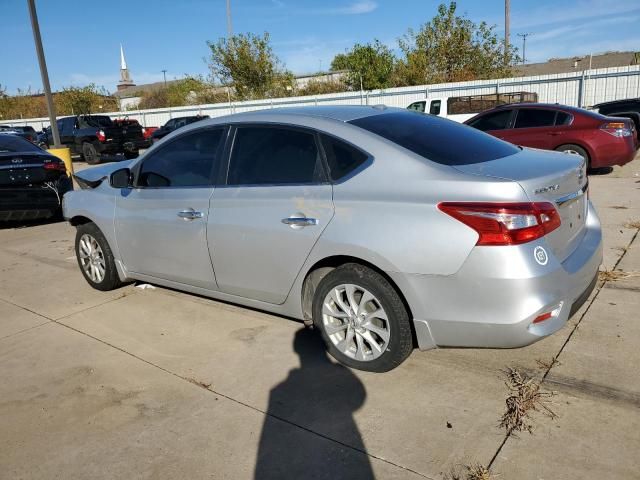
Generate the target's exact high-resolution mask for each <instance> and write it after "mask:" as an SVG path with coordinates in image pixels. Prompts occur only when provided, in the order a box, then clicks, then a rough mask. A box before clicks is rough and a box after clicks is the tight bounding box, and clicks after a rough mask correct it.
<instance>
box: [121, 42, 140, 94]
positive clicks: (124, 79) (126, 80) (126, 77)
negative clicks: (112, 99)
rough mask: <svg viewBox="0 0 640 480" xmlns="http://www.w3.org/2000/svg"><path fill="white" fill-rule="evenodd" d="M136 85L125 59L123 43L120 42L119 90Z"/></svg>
mask: <svg viewBox="0 0 640 480" xmlns="http://www.w3.org/2000/svg"><path fill="white" fill-rule="evenodd" d="M135 86H136V84H135V83H133V80H131V75H130V74H129V69H128V68H127V61H126V60H125V59H124V49H123V48H122V44H120V81H119V82H118V90H124V89H125V88H129V87H135Z"/></svg>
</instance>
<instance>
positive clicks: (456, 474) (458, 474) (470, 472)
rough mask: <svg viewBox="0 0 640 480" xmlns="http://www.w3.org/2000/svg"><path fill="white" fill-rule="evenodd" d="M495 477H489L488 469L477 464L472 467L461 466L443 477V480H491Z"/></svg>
mask: <svg viewBox="0 0 640 480" xmlns="http://www.w3.org/2000/svg"><path fill="white" fill-rule="evenodd" d="M496 477H497V476H496V475H491V472H489V469H488V468H487V467H485V466H484V465H481V464H479V463H474V464H472V465H462V466H460V467H458V468H454V469H452V470H451V472H450V473H449V475H445V476H444V478H445V480H492V479H495V478H496Z"/></svg>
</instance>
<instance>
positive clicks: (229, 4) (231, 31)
mask: <svg viewBox="0 0 640 480" xmlns="http://www.w3.org/2000/svg"><path fill="white" fill-rule="evenodd" d="M232 35H233V26H232V24H231V0H227V38H228V39H230V38H231V36H232Z"/></svg>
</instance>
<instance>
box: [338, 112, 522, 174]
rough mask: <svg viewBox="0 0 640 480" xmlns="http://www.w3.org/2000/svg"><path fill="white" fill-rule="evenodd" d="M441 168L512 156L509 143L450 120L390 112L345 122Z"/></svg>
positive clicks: (511, 148) (515, 150)
mask: <svg viewBox="0 0 640 480" xmlns="http://www.w3.org/2000/svg"><path fill="white" fill-rule="evenodd" d="M349 123H351V124H353V125H356V126H358V127H360V128H363V129H365V130H368V131H370V132H372V133H375V134H376V135H379V136H381V137H382V138H385V139H387V140H390V141H391V142H393V143H396V144H398V145H400V146H401V147H404V148H406V149H407V150H410V151H412V152H414V153H416V154H418V155H420V156H422V157H424V158H426V159H429V160H431V161H433V162H436V163H439V164H441V165H468V164H472V163H482V162H487V161H489V160H495V159H496V158H502V157H507V156H509V155H513V154H515V153H517V152H519V151H520V150H519V149H518V147H516V146H514V145H511V144H510V143H507V142H503V141H502V140H498V139H497V138H494V137H492V136H491V135H488V134H486V133H483V132H481V131H479V130H476V129H475V128H471V127H467V126H466V125H462V124H460V123H456V122H453V121H451V120H445V119H442V118H438V117H435V116H432V115H425V114H421V113H416V112H409V111H405V112H394V113H385V114H381V115H373V116H370V117H364V118H359V119H357V120H352V121H351V122H349Z"/></svg>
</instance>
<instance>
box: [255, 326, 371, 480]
mask: <svg viewBox="0 0 640 480" xmlns="http://www.w3.org/2000/svg"><path fill="white" fill-rule="evenodd" d="M293 348H294V350H295V352H296V353H297V354H298V355H299V357H300V367H299V368H294V369H292V370H291V371H290V372H289V375H288V376H287V378H286V379H285V380H284V381H283V382H281V383H279V384H278V385H276V386H275V387H274V388H273V389H272V390H271V392H270V395H269V407H268V411H267V415H266V417H265V421H264V424H263V427H262V433H261V436H260V444H259V448H258V457H257V460H256V469H255V476H254V478H255V479H256V480H258V479H260V480H263V479H276V478H277V479H283V478H358V479H371V478H374V476H373V472H372V469H371V463H370V462H369V456H368V455H367V454H366V450H365V447H364V443H363V441H362V437H361V435H360V432H359V430H358V427H357V425H356V422H355V420H354V418H353V413H354V412H355V411H356V410H357V409H359V408H360V407H361V406H362V405H363V404H364V402H365V399H366V391H365V388H364V385H363V384H362V382H361V381H360V380H359V379H358V377H356V376H355V375H354V374H353V372H352V371H351V370H350V369H348V368H346V367H344V366H342V365H339V364H337V363H334V362H332V361H330V360H329V358H328V356H327V353H326V349H325V346H324V343H323V342H322V339H321V338H320V335H319V334H318V333H317V332H316V331H312V330H309V329H306V328H302V329H300V330H298V331H297V332H296V334H295V337H294V341H293ZM300 427H302V428H300ZM329 438H331V439H334V440H335V441H334V440H330V439H329Z"/></svg>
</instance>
